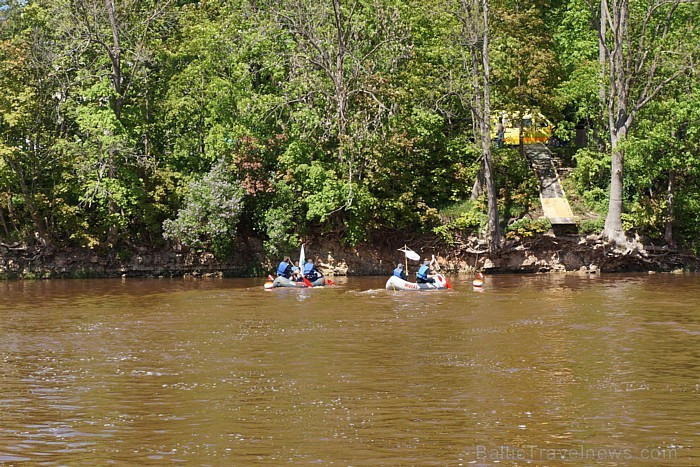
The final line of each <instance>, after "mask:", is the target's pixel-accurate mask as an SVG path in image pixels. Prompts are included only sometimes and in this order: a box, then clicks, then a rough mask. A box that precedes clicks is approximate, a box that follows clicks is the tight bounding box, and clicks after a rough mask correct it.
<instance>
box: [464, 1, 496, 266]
mask: <svg viewBox="0 0 700 467" xmlns="http://www.w3.org/2000/svg"><path fill="white" fill-rule="evenodd" d="M457 15H458V17H459V19H460V22H461V25H462V40H463V44H464V46H465V47H466V48H467V50H468V51H469V56H468V60H467V61H466V62H465V64H464V65H465V67H466V68H468V70H469V71H470V72H471V83H472V90H473V93H472V109H473V113H474V116H475V118H476V125H475V128H476V137H477V140H478V141H480V142H481V149H482V152H483V174H484V183H485V185H486V198H487V200H488V227H489V236H488V246H489V250H490V251H492V252H493V251H496V250H498V249H499V248H500V247H501V230H500V224H499V219H498V196H497V193H496V187H495V184H494V180H493V155H492V153H491V65H490V62H489V4H488V1H487V0H461V1H460V4H459V10H458V13H457Z"/></svg>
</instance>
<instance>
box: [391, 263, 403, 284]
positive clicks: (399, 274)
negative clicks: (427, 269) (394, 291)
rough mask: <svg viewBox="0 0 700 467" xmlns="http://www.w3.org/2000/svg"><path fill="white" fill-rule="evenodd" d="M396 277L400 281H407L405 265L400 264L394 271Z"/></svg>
mask: <svg viewBox="0 0 700 467" xmlns="http://www.w3.org/2000/svg"><path fill="white" fill-rule="evenodd" d="M394 275H395V276H396V277H398V278H400V279H403V280H406V271H404V270H403V263H399V264H397V265H396V269H394Z"/></svg>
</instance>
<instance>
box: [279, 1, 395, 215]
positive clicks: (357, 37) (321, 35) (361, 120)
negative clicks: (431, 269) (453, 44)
mask: <svg viewBox="0 0 700 467" xmlns="http://www.w3.org/2000/svg"><path fill="white" fill-rule="evenodd" d="M275 12H276V14H277V16H278V18H279V23H280V26H281V27H282V28H283V29H284V30H286V31H287V32H288V33H289V34H290V35H291V37H292V38H293V40H294V42H295V47H294V49H293V50H291V51H290V52H291V54H290V56H289V57H288V60H289V66H290V75H291V76H290V78H291V81H292V86H291V87H290V88H289V90H290V91H292V93H290V95H289V102H290V103H292V104H298V103H305V104H307V105H309V106H311V107H313V106H318V105H321V106H324V105H325V106H326V108H327V109H328V112H327V113H326V114H325V115H321V116H320V118H321V126H322V127H324V129H325V131H326V134H325V135H324V137H325V138H327V141H328V142H329V143H330V145H331V146H333V147H334V149H335V153H336V155H337V161H338V162H339V163H340V164H342V165H343V166H344V171H345V174H344V178H345V180H346V186H347V190H346V193H345V202H344V205H341V206H338V208H337V209H338V210H342V209H348V208H350V206H351V205H352V203H353V200H354V197H355V192H354V191H355V185H356V181H357V179H358V178H359V177H360V176H361V172H362V167H363V165H364V164H363V163H362V162H363V161H362V160H361V148H362V146H363V144H362V140H363V138H364V137H365V136H366V135H368V134H369V133H370V129H371V128H373V127H374V128H376V127H377V126H378V125H381V120H382V119H383V118H385V117H386V116H387V115H388V113H389V106H387V104H386V103H385V102H384V99H383V98H382V96H381V94H380V92H379V89H380V88H381V82H382V80H385V79H387V77H388V76H390V75H391V74H392V73H393V72H394V71H395V70H396V67H397V66H398V65H399V63H400V62H401V60H402V59H403V58H405V53H406V51H407V39H408V37H407V34H406V33H407V32H406V31H405V30H404V27H403V25H402V22H401V18H400V14H399V9H398V8H397V6H396V5H395V4H394V2H392V1H386V0H374V1H372V2H363V1H360V0H352V1H350V2H343V1H341V0H332V1H331V2H321V3H319V2H314V1H309V0H278V1H277V2H276V4H275ZM360 107H364V109H365V110H369V109H372V111H371V112H367V111H360V110H359V108H360Z"/></svg>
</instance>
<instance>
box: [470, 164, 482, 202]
mask: <svg viewBox="0 0 700 467" xmlns="http://www.w3.org/2000/svg"><path fill="white" fill-rule="evenodd" d="M483 194H484V162H483V161H482V162H481V168H480V169H479V172H478V173H477V174H476V180H474V186H473V187H472V195H471V198H470V199H471V200H472V201H476V200H477V199H478V198H479V196H481V195H483Z"/></svg>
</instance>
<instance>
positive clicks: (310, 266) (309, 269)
mask: <svg viewBox="0 0 700 467" xmlns="http://www.w3.org/2000/svg"><path fill="white" fill-rule="evenodd" d="M313 274H316V268H314V263H311V262H308V261H307V262H306V264H305V265H304V276H310V275H313Z"/></svg>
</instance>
